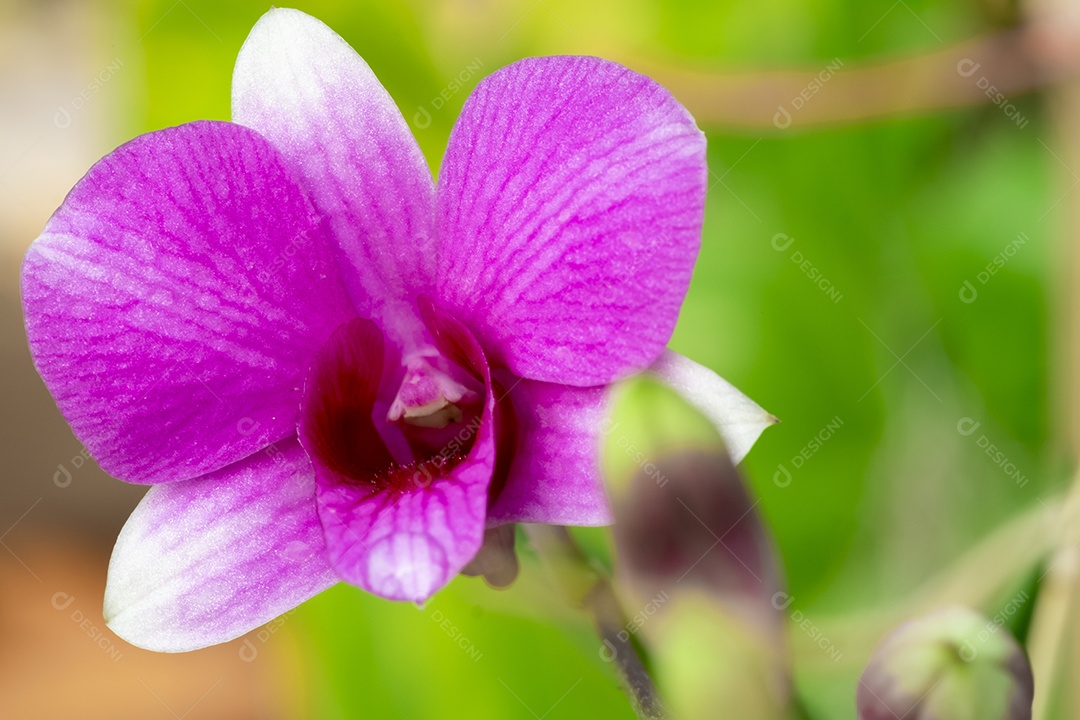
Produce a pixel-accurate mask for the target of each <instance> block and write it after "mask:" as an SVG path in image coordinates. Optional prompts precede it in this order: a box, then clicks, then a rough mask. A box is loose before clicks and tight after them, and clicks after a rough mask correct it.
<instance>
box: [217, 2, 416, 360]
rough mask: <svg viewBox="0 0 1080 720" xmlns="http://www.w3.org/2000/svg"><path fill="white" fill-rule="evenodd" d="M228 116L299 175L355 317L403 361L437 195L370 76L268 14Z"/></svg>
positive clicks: (316, 32)
mask: <svg viewBox="0 0 1080 720" xmlns="http://www.w3.org/2000/svg"><path fill="white" fill-rule="evenodd" d="M232 115H233V121H234V122H238V123H240V124H241V125H246V126H248V127H251V128H254V129H256V130H258V131H259V132H260V133H261V134H262V135H264V136H265V137H267V138H269V140H270V141H271V142H272V143H273V144H274V145H275V146H277V148H278V149H279V150H281V152H282V153H283V154H284V155H285V157H287V158H288V160H289V162H290V163H292V164H293V166H294V167H295V168H296V169H297V170H298V172H299V174H300V176H301V177H302V179H303V184H304V187H305V188H306V189H307V190H308V191H309V193H310V194H311V197H312V199H313V201H314V203H315V206H316V207H317V208H318V209H319V211H320V212H321V213H323V214H324V215H325V216H326V218H327V221H328V222H329V224H330V227H331V228H332V229H333V232H334V236H335V238H336V240H337V243H338V246H339V248H340V251H341V254H342V260H343V262H342V265H343V270H344V272H345V275H346V281H347V282H348V284H349V291H350V293H351V295H352V298H353V301H354V303H355V304H356V307H357V310H358V311H359V314H360V315H361V316H363V317H368V318H372V319H374V320H376V321H378V322H379V325H380V326H381V327H382V328H383V330H384V331H385V332H387V333H388V334H389V335H390V336H391V337H392V338H393V339H394V340H395V341H397V343H398V344H401V345H403V346H404V347H405V348H406V349H408V348H409V346H410V344H411V343H413V342H415V339H416V337H417V333H418V332H420V330H421V326H420V323H419V320H418V318H417V315H416V311H415V306H414V305H412V304H411V303H412V302H413V301H415V297H416V294H417V293H419V292H423V291H425V290H427V288H428V287H429V285H430V281H431V277H432V274H433V270H434V258H435V247H434V239H433V231H432V212H433V207H434V183H433V181H432V177H431V172H430V170H428V167H427V163H426V162H425V160H424V156H423V154H422V153H421V152H420V148H419V146H418V145H417V144H416V140H415V139H414V138H413V136H412V133H411V132H410V130H409V127H408V125H406V123H405V119H404V118H403V117H402V116H401V112H400V111H399V110H398V108H397V106H396V105H395V104H394V101H393V100H392V99H391V97H390V95H389V94H388V93H387V92H386V90H385V89H384V88H383V86H382V85H381V84H380V83H379V81H378V79H377V78H376V77H375V75H374V73H372V72H371V68H369V67H368V65H367V63H366V62H364V60H363V59H362V58H361V57H360V56H359V55H357V54H356V51H355V50H353V49H352V48H351V47H349V45H348V43H346V42H345V41H344V40H343V39H342V38H341V37H340V36H339V35H338V34H337V33H335V32H334V31H333V30H331V29H330V28H328V27H327V26H326V25H324V24H323V23H322V22H320V21H319V20H316V19H315V18H313V17H311V16H309V15H306V14H304V13H302V12H300V11H299V10H290V9H280V8H275V9H272V10H270V11H269V12H268V13H266V14H265V15H263V17H262V18H261V19H260V20H259V21H258V22H257V23H256V24H255V27H254V28H253V29H252V31H251V34H250V35H249V36H248V39H247V41H246V42H245V43H244V45H243V47H242V48H241V49H240V54H239V57H238V58H237V60H236V69H235V71H234V73H233V97H232Z"/></svg>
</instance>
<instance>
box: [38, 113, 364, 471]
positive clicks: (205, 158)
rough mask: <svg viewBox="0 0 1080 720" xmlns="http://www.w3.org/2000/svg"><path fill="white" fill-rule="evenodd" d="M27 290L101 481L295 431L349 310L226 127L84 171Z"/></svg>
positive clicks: (159, 136)
mask: <svg viewBox="0 0 1080 720" xmlns="http://www.w3.org/2000/svg"><path fill="white" fill-rule="evenodd" d="M22 291H23V303H24V306H25V311H26V329H27V335H28V337H29V342H30V350H31V353H32V354H33V356H34V362H35V364H36V365H37V368H38V372H40V373H41V376H42V378H43V379H44V380H45V384H46V385H47V386H48V388H49V390H50V391H51V392H52V394H53V397H54V398H56V402H57V404H58V405H59V406H60V410H61V412H62V413H63V414H64V417H65V418H66V419H67V421H68V422H69V423H70V424H71V427H72V428H73V429H74V431H75V434H76V435H77V436H78V437H79V439H80V440H81V441H82V442H83V443H84V444H85V445H86V447H87V449H89V451H90V453H91V454H92V455H93V456H94V458H96V459H97V461H98V462H99V463H100V464H101V466H102V467H103V468H104V469H105V470H106V471H107V472H109V473H110V474H112V475H115V476H117V477H120V478H123V479H125V480H129V481H132V482H140V483H156V482H164V481H166V480H185V479H188V478H193V477H197V476H199V475H203V474H205V473H208V472H211V471H213V470H216V469H218V468H221V467H224V466H226V465H228V464H230V463H233V462H235V461H237V460H240V459H241V458H244V457H246V456H248V455H250V454H252V453H254V452H256V451H258V450H259V449H260V448H262V447H265V446H266V445H267V444H269V443H270V442H273V441H276V440H280V439H281V438H285V437H288V436H290V435H292V434H294V433H295V428H296V418H297V408H298V407H299V400H300V387H301V385H302V383H303V378H304V376H305V374H306V371H307V366H308V364H309V363H310V359H311V356H312V354H313V353H314V351H315V349H317V348H318V347H319V346H321V345H322V343H323V342H324V341H325V339H326V338H327V337H329V335H330V333H331V332H332V331H333V329H334V328H335V327H336V326H337V325H339V324H340V323H341V322H343V321H344V320H346V319H347V318H348V317H350V316H351V315H352V312H353V311H352V308H351V306H350V303H349V300H348V297H347V294H346V292H345V290H344V287H343V285H342V284H341V281H340V280H339V279H338V272H337V269H336V265H335V264H334V261H333V257H332V248H331V246H330V245H329V242H328V240H327V239H326V237H325V233H324V231H323V230H322V229H321V227H320V225H319V224H318V219H317V216H316V215H315V213H314V211H313V209H312V208H311V206H310V204H309V203H308V201H307V200H306V199H305V198H304V196H303V194H302V193H301V191H300V189H299V187H298V186H297V185H296V183H295V181H294V179H293V177H292V176H291V175H290V174H289V172H288V170H287V169H286V167H285V164H284V161H283V160H282V158H281V157H280V156H279V155H278V153H277V151H276V150H274V148H273V147H272V146H271V145H270V144H269V143H268V142H267V141H266V140H264V139H263V138H261V137H259V136H258V135H257V134H256V133H254V132H252V131H251V130H248V129H247V128H243V127H240V126H238V125H232V124H230V123H221V122H198V123H192V124H190V125H182V126H180V127H176V128H170V129H168V130H162V131H160V132H155V133H151V134H149V135H144V136H142V137H140V138H137V139H135V140H133V141H131V142H129V143H128V144H126V145H124V146H122V147H120V148H119V149H117V150H116V151H115V152H113V153H112V154H110V155H109V156H107V157H106V158H105V159H103V160H101V161H100V162H99V163H98V164H97V165H95V166H94V167H93V168H92V169H91V170H90V172H89V173H87V175H86V177H84V178H83V179H82V180H81V181H80V182H79V184H78V185H76V186H75V188H74V189H73V190H72V191H71V193H70V194H69V195H68V197H67V199H66V200H65V201H64V204H63V205H62V206H61V207H60V209H59V210H57V211H56V214H55V215H53V217H52V219H51V220H49V223H48V225H46V227H45V231H44V233H43V234H42V235H41V237H39V238H38V239H37V241H36V242H35V243H34V244H33V245H32V246H31V247H30V250H29V252H28V253H27V255H26V261H25V263H24V264H23V271H22Z"/></svg>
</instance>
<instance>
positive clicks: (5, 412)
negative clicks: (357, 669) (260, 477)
mask: <svg viewBox="0 0 1080 720" xmlns="http://www.w3.org/2000/svg"><path fill="white" fill-rule="evenodd" d="M122 9H124V8H121V7H119V6H117V5H115V4H109V3H104V2H98V1H97V0H95V1H92V2H87V1H82V0H78V1H75V0H54V1H52V2H29V1H27V0H0V129H2V132H0V338H2V340H0V386H2V388H3V395H2V397H3V402H2V405H0V456H2V457H3V461H4V465H3V467H4V475H3V478H2V479H0V718H4V719H5V720H23V719H30V718H33V719H38V718H87V719H93V718H109V719H110V720H123V719H127V718H131V719H135V718H139V719H145V718H189V719H190V720H196V719H198V718H222V719H224V718H229V719H230V720H236V719H244V718H296V717H303V716H305V715H306V714H307V713H305V711H304V710H303V707H304V705H305V704H306V703H305V699H304V697H303V693H304V690H303V688H302V687H301V683H299V682H298V678H299V677H302V673H300V672H298V671H297V669H296V667H295V665H296V657H297V656H298V655H297V653H296V652H295V651H294V649H293V648H292V647H291V636H290V635H289V628H288V626H287V625H285V626H282V628H281V630H280V631H278V632H275V633H273V634H272V636H270V637H269V639H267V640H266V641H265V642H264V641H263V640H261V639H259V637H258V636H253V637H252V638H251V639H250V640H249V641H248V643H247V644H245V642H244V640H239V641H236V642H233V643H229V644H226V645H222V646H219V647H216V648H211V649H208V650H203V651H199V652H195V653H187V654H183V655H164V654H158V653H151V652H147V651H143V650H140V649H138V648H135V647H133V646H131V645H128V644H127V643H125V642H124V641H123V640H121V639H119V638H118V637H116V636H115V635H113V633H112V632H111V631H110V630H109V629H108V628H107V627H106V626H105V622H104V620H103V618H102V598H103V594H104V588H105V577H106V570H107V567H108V561H109V553H110V550H111V547H112V543H113V541H114V539H115V538H116V535H117V533H118V532H119V530H120V528H121V527H122V526H123V523H124V520H125V519H126V517H127V515H128V514H129V513H130V511H131V509H132V508H133V507H134V506H135V505H136V503H138V501H139V498H140V497H141V496H142V493H143V491H144V489H143V488H139V487H135V486H131V485H128V484H126V483H123V482H120V481H117V480H114V479H113V478H110V477H108V476H107V475H105V474H104V473H103V472H102V471H101V470H100V469H99V468H98V467H97V465H96V464H95V463H94V462H93V461H92V460H88V459H87V458H86V457H85V456H84V455H83V454H82V453H83V448H82V446H81V445H80V444H79V442H78V441H77V440H76V439H75V438H74V436H73V435H72V434H71V431H70V430H69V429H68V427H67V424H66V423H65V422H64V420H63V418H62V417H61V416H60V414H59V412H58V411H57V410H56V407H55V405H54V404H53V402H52V400H51V398H50V397H49V394H48V392H47V391H46V390H45V387H44V385H43V384H42V382H41V380H40V379H39V378H38V376H37V373H36V372H35V371H34V368H33V364H32V362H31V360H30V356H29V353H28V350H27V347H26V342H25V335H24V332H23V323H22V310H21V306H20V301H19V266H20V263H21V260H22V255H23V253H24V252H25V251H26V247H27V246H28V245H29V244H30V242H31V241H32V240H33V239H34V237H35V236H36V235H37V234H38V233H39V232H40V231H41V228H42V226H43V225H44V223H45V221H46V220H47V219H48V217H49V216H50V215H51V213H52V211H53V210H54V209H55V208H56V207H57V206H58V205H59V204H60V202H61V201H62V200H63V198H64V195H65V193H66V192H67V191H68V189H70V188H71V187H72V185H74V183H75V182H76V181H77V180H78V179H79V177H81V176H82V175H83V173H85V172H86V170H87V169H88V168H89V167H90V165H92V164H93V162H94V161H96V160H97V159H98V158H100V157H102V156H103V155H105V154H106V153H108V152H109V151H110V150H111V149H112V148H113V147H115V146H116V145H118V144H120V143H121V142H123V141H124V140H126V139H128V138H127V137H126V135H130V134H132V133H131V131H130V130H128V129H126V128H125V127H124V125H123V121H122V120H121V115H122V112H121V108H124V113H127V117H129V118H130V116H131V114H132V110H131V108H132V107H135V108H136V110H137V109H138V107H139V106H140V98H139V96H138V95H139V93H140V92H141V69H140V68H139V67H138V66H139V64H140V63H139V59H140V51H139V48H138V36H137V34H136V32H135V30H134V29H133V28H126V27H125V26H124V22H125V21H124V20H123V18H122V17H121V15H120V12H119V11H120V10H122ZM128 15H130V12H128ZM116 58H122V59H123V60H122V62H123V68H122V69H123V72H124V76H123V77H122V78H118V80H117V82H116V83H115V84H113V85H112V86H110V92H107V93H106V92H101V93H97V92H87V93H86V94H88V95H89V98H88V99H85V100H83V101H81V102H77V101H75V99H76V98H80V97H81V96H82V95H83V94H84V91H87V89H88V88H90V87H91V86H90V83H91V82H92V81H93V80H94V78H95V73H98V72H99V71H100V69H101V68H105V67H107V66H108V65H109V64H110V62H113V61H114V59H116ZM76 105H77V107H76ZM61 108H64V111H66V115H65V113H64V112H62V111H61ZM58 113H59V114H58ZM128 122H130V120H128ZM286 676H287V677H289V682H282V678H283V677H286Z"/></svg>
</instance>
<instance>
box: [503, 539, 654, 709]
mask: <svg viewBox="0 0 1080 720" xmlns="http://www.w3.org/2000/svg"><path fill="white" fill-rule="evenodd" d="M524 527H525V531H526V533H527V534H528V536H529V539H530V540H531V541H532V544H533V546H534V547H535V548H536V551H537V552H538V553H539V554H540V556H541V557H542V558H543V560H544V563H545V565H546V566H547V567H548V569H549V570H550V571H551V573H552V575H554V577H555V580H556V582H557V583H558V585H559V589H560V591H561V592H562V593H563V595H564V596H565V598H566V599H567V601H568V602H569V603H571V604H572V605H575V606H576V607H580V608H582V609H583V610H585V611H586V612H588V613H589V615H590V616H591V617H592V621H593V625H594V626H595V627H596V632H597V634H598V635H599V637H600V642H601V644H602V645H603V648H602V649H601V651H600V652H601V656H602V657H603V658H604V659H606V660H610V661H611V663H612V664H613V665H614V666H615V667H616V669H617V670H618V673H619V677H620V678H621V680H622V683H623V690H624V692H626V695H627V697H628V698H629V699H630V703H631V705H632V706H633V708H634V712H635V713H637V716H638V717H639V718H646V719H647V720H660V719H662V718H665V717H666V714H665V711H664V703H663V701H662V700H661V698H660V694H659V693H658V692H657V690H656V684H655V683H654V682H653V680H652V677H651V676H650V675H649V672H648V670H647V669H646V667H645V663H644V662H643V660H642V657H641V655H640V654H639V652H638V648H636V647H635V646H634V643H633V642H632V641H631V640H630V639H629V635H630V634H629V633H623V634H622V636H620V632H621V631H622V630H623V629H624V628H625V627H626V623H627V616H626V613H625V612H624V611H623V609H622V605H621V604H620V603H619V599H618V597H617V596H616V594H615V589H614V588H613V587H612V585H611V580H610V578H608V576H607V575H606V574H605V573H604V572H602V571H601V570H600V569H599V568H597V567H596V566H595V564H593V563H591V562H590V561H589V559H588V557H586V556H585V553H583V552H582V551H581V548H579V547H578V545H577V543H576V542H574V539H573V538H572V537H571V536H570V533H569V532H567V530H566V528H564V527H561V526H557V525H526V526H524Z"/></svg>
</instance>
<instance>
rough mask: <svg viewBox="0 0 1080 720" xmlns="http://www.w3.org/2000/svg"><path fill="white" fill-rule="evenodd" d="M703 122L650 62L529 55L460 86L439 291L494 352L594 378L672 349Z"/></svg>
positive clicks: (574, 381) (544, 374) (522, 364)
mask: <svg viewBox="0 0 1080 720" xmlns="http://www.w3.org/2000/svg"><path fill="white" fill-rule="evenodd" d="M706 178H707V169H706V164H705V137H704V135H703V134H702V133H701V131H700V130H698V128H697V126H696V125H695V124H694V120H693V118H692V117H690V115H689V113H687V111H686V110H685V109H684V108H683V107H682V106H681V105H680V104H679V103H678V102H677V101H676V100H675V99H674V98H673V97H672V96H671V95H670V93H668V92H667V91H666V90H665V89H664V88H662V87H661V86H659V85H657V84H656V83H655V82H654V81H652V80H650V79H649V78H647V77H644V76H642V75H639V74H637V73H634V72H632V71H630V70H628V69H626V68H625V67H622V66H621V65H617V64H615V63H612V62H608V61H605V60H600V59H598V58H592V57H570V56H565V57H543V58H528V59H525V60H521V61H520V62H517V63H514V64H513V65H510V66H508V67H506V68H503V69H501V70H499V71H498V72H496V73H494V74H493V75H491V76H490V77H488V78H487V79H485V80H484V81H483V82H481V83H480V85H479V86H478V87H477V88H476V90H475V92H473V94H472V96H471V97H470V98H469V100H468V101H467V102H466V104H465V107H464V109H463V110H462V113H461V117H460V118H459V119H458V122H457V125H455V127H454V130H453V133H452V135H451V137H450V142H449V146H448V148H447V152H446V158H445V159H444V161H443V165H442V169H441V171H440V174H439V183H438V190H437V203H436V204H437V208H436V223H437V228H438V250H439V254H438V258H439V266H438V269H437V273H438V274H437V287H438V290H437V295H438V301H439V303H440V304H441V305H443V306H444V307H446V308H447V309H448V310H450V311H452V312H453V313H454V314H455V316H456V317H458V318H460V319H461V320H462V322H464V323H465V324H466V325H467V326H468V327H469V328H470V329H471V330H472V331H473V332H474V333H475V334H476V336H477V338H478V339H479V340H480V343H481V345H482V346H483V347H484V350H485V352H487V354H488V356H489V358H490V359H491V360H492V362H493V363H494V364H496V365H506V366H507V367H508V368H509V369H510V370H511V371H512V372H514V373H515V374H516V375H518V376H521V377H525V378H529V379H532V380H543V381H548V382H561V383H564V384H569V385H580V386H588V385H600V384H604V383H607V382H610V381H612V380H615V379H618V378H621V377H624V376H626V375H629V374H631V373H633V372H636V371H639V370H642V369H644V368H645V367H646V366H647V365H648V364H649V363H651V362H652V361H653V360H655V359H656V357H657V356H658V355H659V354H660V352H661V351H662V350H663V348H664V346H665V345H666V344H667V341H668V339H669V338H670V336H671V332H672V329H673V328H674V326H675V320H676V317H677V315H678V312H679V307H680V305H681V303H682V300H683V296H684V295H685V293H686V289H687V286H688V284H689V281H690V273H691V270H692V268H693V265H694V260H695V259H696V257H697V250H698V246H699V243H700V233H701V222H702V217H703V212H704V202H705V189H706Z"/></svg>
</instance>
